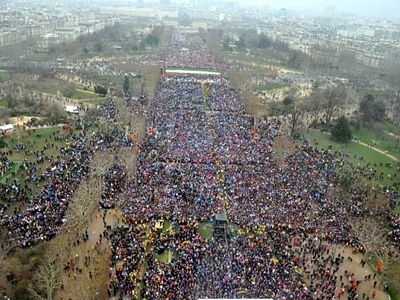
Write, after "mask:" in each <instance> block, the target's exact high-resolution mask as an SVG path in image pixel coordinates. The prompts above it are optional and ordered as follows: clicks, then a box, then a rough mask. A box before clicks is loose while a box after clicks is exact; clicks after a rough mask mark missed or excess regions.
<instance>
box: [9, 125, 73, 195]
mask: <svg viewBox="0 0 400 300" xmlns="http://www.w3.org/2000/svg"><path fill="white" fill-rule="evenodd" d="M61 131H62V129H61V128H60V127H49V128H41V129H34V130H28V131H22V132H21V131H16V132H14V133H13V134H11V135H7V136H6V137H5V138H4V142H5V143H6V144H7V146H6V148H5V149H2V150H3V151H5V152H8V151H10V152H9V154H8V155H7V156H8V159H9V160H10V161H14V162H17V163H18V162H22V161H23V160H26V161H27V162H35V161H36V159H35V157H34V155H32V154H28V155H27V154H26V153H25V151H20V152H17V151H15V150H14V146H15V145H18V144H24V145H26V146H27V149H29V150H32V151H41V150H43V146H44V144H46V139H47V143H51V144H53V145H54V148H52V147H49V148H48V149H46V150H45V151H44V155H47V156H53V157H57V156H58V155H60V153H59V150H57V149H56V147H58V148H59V147H65V146H66V145H67V142H66V141H65V140H63V139H61V140H59V141H55V140H54V139H53V138H52V137H53V136H59V137H60V136H62V134H61ZM49 166H50V163H49V162H48V161H47V160H45V161H44V162H43V164H39V165H37V173H38V175H40V174H42V173H43V172H44V171H45V170H46V169H47V168H48V167H49ZM10 175H11V176H10ZM3 177H4V176H3ZM13 179H18V180H19V181H20V182H24V181H25V177H24V172H23V171H20V170H19V166H18V168H17V166H16V167H15V168H14V174H13V170H11V171H10V172H8V173H7V174H6V176H5V178H1V180H2V182H9V181H10V180H13ZM29 184H30V185H31V187H32V189H33V191H34V193H36V192H38V191H39V190H40V189H41V187H42V186H43V184H44V183H43V182H41V183H38V184H33V183H29Z"/></svg>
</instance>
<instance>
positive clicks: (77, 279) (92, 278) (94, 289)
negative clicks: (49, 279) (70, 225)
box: [56, 209, 121, 300]
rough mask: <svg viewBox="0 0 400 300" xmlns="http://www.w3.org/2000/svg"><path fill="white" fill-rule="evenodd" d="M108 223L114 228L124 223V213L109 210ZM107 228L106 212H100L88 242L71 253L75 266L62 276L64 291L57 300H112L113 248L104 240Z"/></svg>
mask: <svg viewBox="0 0 400 300" xmlns="http://www.w3.org/2000/svg"><path fill="white" fill-rule="evenodd" d="M105 221H106V225H110V226H111V227H114V226H116V225H118V224H119V223H120V222H121V213H120V212H119V211H117V210H114V209H113V210H109V211H108V212H107V215H106V219H105ZM104 229H105V226H104V223H103V212H102V211H97V212H96V213H95V215H94V216H93V218H92V222H91V224H90V225H89V226H88V232H89V239H88V241H87V242H85V243H84V242H81V243H79V244H78V245H77V246H75V247H74V248H73V249H72V251H71V253H70V262H71V264H72V265H73V266H74V267H73V268H72V269H70V270H66V271H65V272H64V274H63V275H62V282H63V285H64V289H63V290H61V291H60V292H59V293H58V294H57V297H56V299H72V300H75V299H107V298H108V294H107V287H108V281H109V269H108V268H109V259H110V255H111V245H110V243H109V241H108V240H107V239H104V238H102V239H100V234H102V233H103V231H104ZM100 240H101V242H100ZM87 257H90V260H88V259H87Z"/></svg>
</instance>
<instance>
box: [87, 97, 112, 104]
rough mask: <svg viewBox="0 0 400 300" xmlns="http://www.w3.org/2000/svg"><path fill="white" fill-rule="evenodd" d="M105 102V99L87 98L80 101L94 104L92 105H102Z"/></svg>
mask: <svg viewBox="0 0 400 300" xmlns="http://www.w3.org/2000/svg"><path fill="white" fill-rule="evenodd" d="M106 101H107V98H106V97H100V98H89V99H84V100H82V102H83V103H87V104H94V105H103V104H104V103H105V102H106Z"/></svg>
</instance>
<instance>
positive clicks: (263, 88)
mask: <svg viewBox="0 0 400 300" xmlns="http://www.w3.org/2000/svg"><path fill="white" fill-rule="evenodd" d="M288 86H289V85H288V84H287V83H275V82H268V83H265V84H260V85H253V86H252V90H255V91H269V90H276V89H282V88H285V87H288Z"/></svg>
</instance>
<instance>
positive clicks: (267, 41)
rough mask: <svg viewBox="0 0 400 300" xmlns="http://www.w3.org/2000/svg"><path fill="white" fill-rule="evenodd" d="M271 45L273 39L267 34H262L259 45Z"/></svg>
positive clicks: (261, 46)
mask: <svg viewBox="0 0 400 300" xmlns="http://www.w3.org/2000/svg"><path fill="white" fill-rule="evenodd" d="M269 46H271V40H270V39H269V38H268V37H267V36H266V35H265V34H261V35H260V39H259V40H258V44H257V47H258V48H262V49H265V48H268V47H269Z"/></svg>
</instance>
